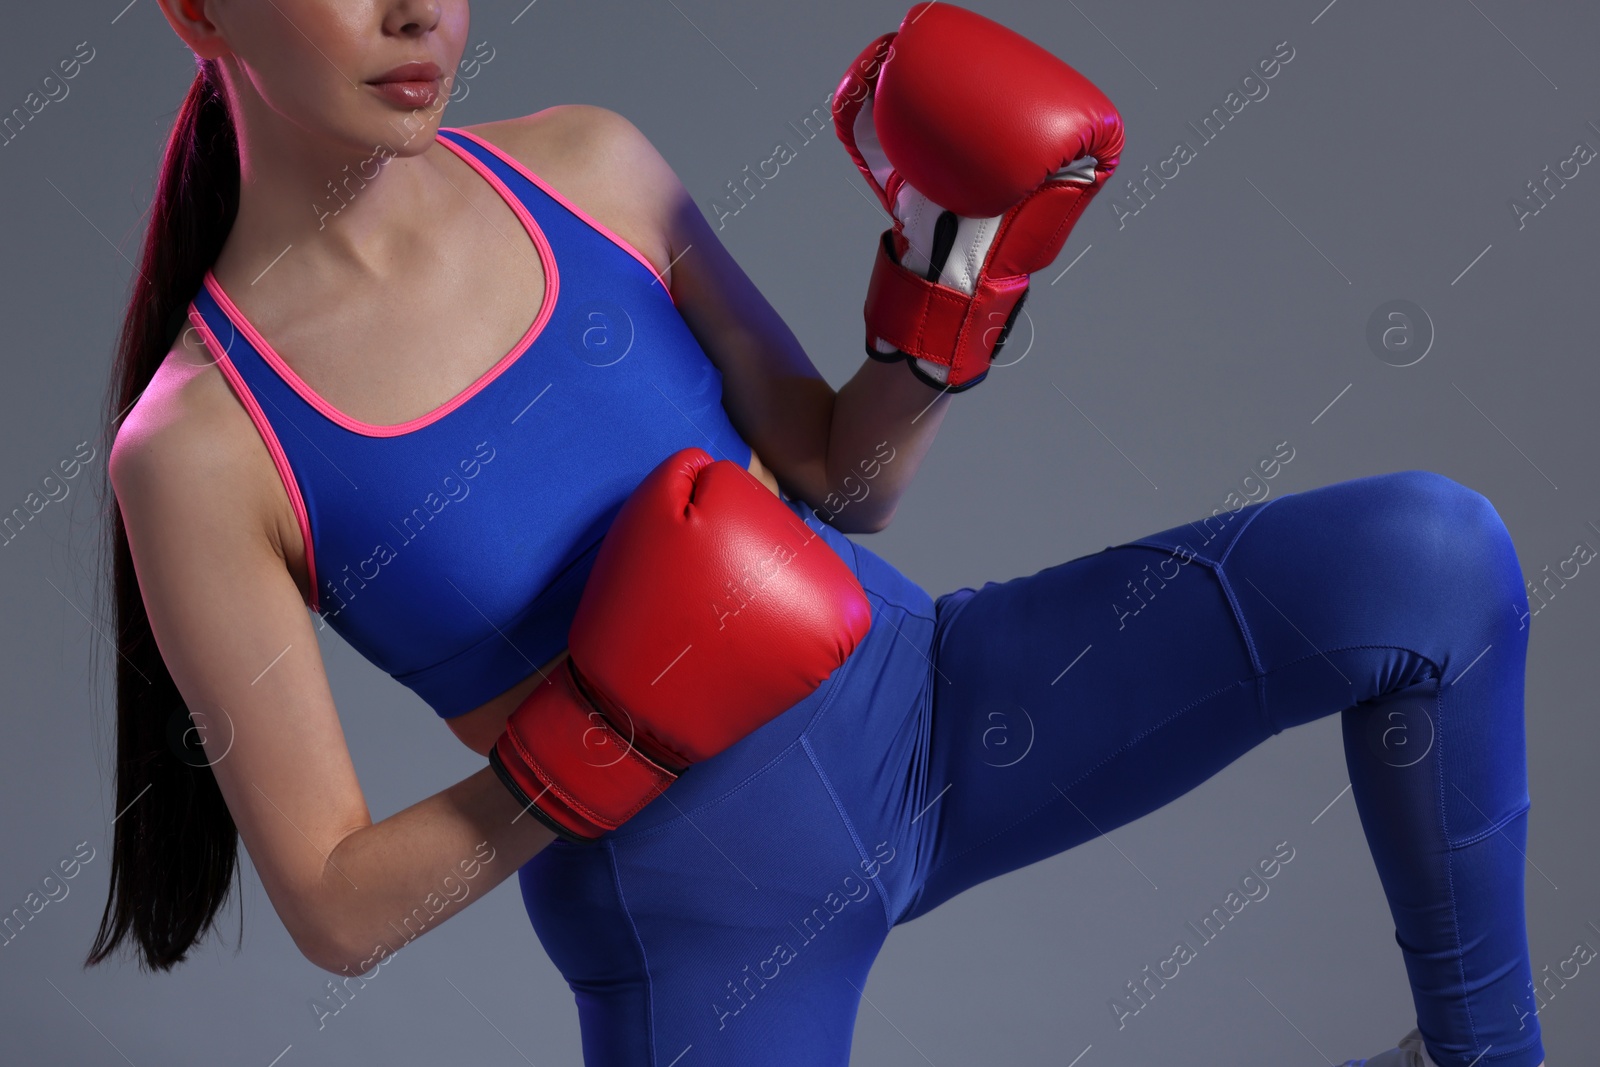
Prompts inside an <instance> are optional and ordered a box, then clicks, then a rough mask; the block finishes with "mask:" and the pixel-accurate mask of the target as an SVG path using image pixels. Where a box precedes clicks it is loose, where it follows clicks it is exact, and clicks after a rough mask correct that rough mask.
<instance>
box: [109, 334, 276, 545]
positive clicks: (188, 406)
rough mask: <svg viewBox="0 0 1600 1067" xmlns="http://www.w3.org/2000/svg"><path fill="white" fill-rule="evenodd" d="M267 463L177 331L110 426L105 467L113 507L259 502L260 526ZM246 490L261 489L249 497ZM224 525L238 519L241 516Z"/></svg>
mask: <svg viewBox="0 0 1600 1067" xmlns="http://www.w3.org/2000/svg"><path fill="white" fill-rule="evenodd" d="M263 463H265V464H266V467H265V471H266V472H271V470H272V466H271V458H270V456H269V455H268V453H267V451H266V448H265V446H264V444H263V442H262V441H261V439H260V437H259V436H258V435H257V433H256V430H255V426H254V424H253V423H252V422H251V421H250V416H249V414H248V413H247V412H246V411H245V409H244V406H243V404H241V403H240V401H239V399H238V397H237V396H236V395H235V394H234V392H233V389H232V387H231V386H230V385H229V384H228V382H227V379H225V378H224V377H223V375H222V373H221V371H220V370H219V369H218V367H217V365H216V360H215V359H214V358H213V357H212V355H211V354H210V352H209V351H207V349H206V348H205V345H204V343H203V342H202V341H201V340H200V338H199V337H198V336H197V334H196V331H194V330H192V329H185V330H183V331H182V332H180V333H179V335H178V337H177V338H176V339H175V340H174V341H173V343H172V347H171V348H170V349H169V350H168V352H167V354H166V356H165V357H164V358H163V359H162V361H161V364H160V366H159V367H157V368H156V372H155V374H154V376H152V378H151V379H150V383H149V384H148V385H146V386H145V388H144V390H143V391H142V392H141V393H140V394H139V396H138V397H137V399H135V400H134V402H133V403H132V404H131V405H130V406H129V407H128V410H127V411H126V412H125V413H124V414H123V415H122V417H121V418H120V419H119V420H118V422H117V425H116V426H115V427H114V430H113V437H112V442H111V450H110V454H109V457H108V459H107V465H108V468H109V471H110V474H111V479H112V484H113V487H114V488H115V490H116V492H117V495H118V499H119V501H123V502H124V503H125V502H126V500H125V498H126V497H127V496H128V495H130V494H135V493H137V494H139V495H141V496H150V497H156V498H159V499H160V500H162V501H163V502H164V504H163V506H165V503H166V502H170V501H172V500H174V499H178V498H187V499H191V500H195V501H203V500H207V499H209V500H222V499H226V500H229V501H231V502H232V503H233V505H235V506H236V505H237V504H238V503H239V502H240V500H241V493H244V494H245V495H244V497H243V499H248V500H250V501H259V502H260V505H261V507H260V508H259V510H257V509H256V508H254V507H253V506H252V507H251V508H250V510H252V511H256V514H257V516H258V517H260V518H261V519H263V520H266V521H268V522H271V521H272V520H271V519H270V518H269V516H270V514H271V510H270V501H271V497H270V496H269V495H268V491H269V490H270V489H271V483H270V482H266V483H265V484H263V481H262V478H261V475H262V474H263V468H262V464H263ZM251 487H255V488H259V489H261V491H260V492H250V489H251ZM230 518H232V519H234V520H237V519H241V518H243V519H246V520H247V521H249V519H250V516H248V515H244V516H241V515H237V514H235V515H233V516H231V517H230Z"/></svg>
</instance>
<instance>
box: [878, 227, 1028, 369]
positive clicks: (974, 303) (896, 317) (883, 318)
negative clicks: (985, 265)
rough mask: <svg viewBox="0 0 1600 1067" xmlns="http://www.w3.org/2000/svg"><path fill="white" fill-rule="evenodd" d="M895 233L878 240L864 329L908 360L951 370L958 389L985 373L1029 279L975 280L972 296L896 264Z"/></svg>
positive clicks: (1025, 290)
mask: <svg viewBox="0 0 1600 1067" xmlns="http://www.w3.org/2000/svg"><path fill="white" fill-rule="evenodd" d="M893 233H894V231H893V230H885V231H884V232H883V235H882V236H881V237H880V238H879V241H878V257H877V259H876V261H875V262H874V263H873V266H872V279H871V281H869V282H868V283H867V300H866V305H865V307H864V312H865V316H866V322H867V331H868V333H869V334H870V335H872V336H873V337H878V338H882V339H883V340H885V341H887V342H889V343H890V344H892V345H894V346H895V347H896V348H898V349H900V351H902V352H904V353H905V354H906V355H907V356H910V357H912V358H914V359H926V360H928V361H929V362H932V363H939V364H943V365H944V366H946V367H949V368H950V376H949V384H950V385H951V386H952V387H957V386H961V385H964V384H966V383H967V382H968V381H971V380H972V379H974V378H977V377H979V376H981V375H983V374H985V373H987V371H988V369H989V360H990V358H991V357H992V356H993V355H994V351H995V348H996V347H997V345H998V343H999V342H1000V341H1001V340H1002V339H1003V338H1004V335H1005V334H1004V331H1005V328H1006V324H1007V323H1008V322H1009V321H1010V319H1011V312H1012V310H1013V309H1014V308H1015V307H1016V305H1017V302H1018V301H1019V300H1021V299H1022V295H1023V293H1025V292H1027V289H1028V276H1027V275H1026V274H1021V275H1017V276H1015V277H1011V278H989V277H986V276H984V275H983V274H979V276H978V287H977V290H976V291H975V292H974V293H973V294H972V295H971V296H968V295H967V294H965V293H963V292H961V291H960V290H958V289H952V288H951V287H950V286H948V285H940V284H938V283H937V282H931V281H929V280H928V279H926V278H924V277H922V276H921V275H919V274H917V273H916V272H914V271H912V270H910V269H908V268H906V267H904V266H902V265H901V264H900V263H898V262H897V261H896V260H895V257H894V250H893V245H892V243H891V242H892V238H893Z"/></svg>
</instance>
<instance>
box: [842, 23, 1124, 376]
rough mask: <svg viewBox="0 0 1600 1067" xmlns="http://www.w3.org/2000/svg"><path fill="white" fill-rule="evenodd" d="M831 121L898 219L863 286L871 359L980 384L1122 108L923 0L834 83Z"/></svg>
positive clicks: (1086, 197) (1017, 45)
mask: <svg viewBox="0 0 1600 1067" xmlns="http://www.w3.org/2000/svg"><path fill="white" fill-rule="evenodd" d="M833 120H834V130H835V132H837V133H838V135H839V139H840V140H841V141H843V142H844V144H845V147H846V148H847V149H849V151H850V155H851V157H852V158H853V159H854V160H855V161H856V166H857V167H858V168H860V170H861V173H862V175H863V176H865V177H866V179H867V182H868V184H870V185H871V186H872V188H873V190H874V191H875V192H876V193H877V194H878V199H879V200H880V201H882V203H883V206H884V208H885V209H887V210H888V211H889V213H890V214H891V215H892V216H894V226H893V227H892V228H891V229H889V230H886V231H884V233H883V235H882V237H881V238H880V240H879V242H878V256H877V260H876V262H875V263H874V264H873V268H872V280H871V282H870V283H869V285H868V287H867V300H866V307H865V315H866V323H867V355H869V356H871V357H873V358H874V359H878V360H881V361H885V362H894V361H896V360H900V359H905V360H907V361H908V364H909V366H910V367H911V369H912V371H913V373H915V374H916V375H917V377H918V378H920V379H922V380H923V381H924V382H927V383H928V384H929V385H931V386H934V387H935V388H939V389H948V390H949V391H950V392H959V391H961V390H962V389H965V388H970V387H971V386H973V385H976V384H977V383H978V382H979V381H981V380H982V379H983V377H984V376H985V375H986V374H988V372H989V363H990V360H991V359H992V358H993V356H994V354H995V353H996V352H997V351H998V350H999V348H1000V346H1001V345H1002V344H1004V343H1005V339H1006V336H1007V335H1008V334H1009V333H1010V331H1011V326H1012V323H1013V322H1015V321H1016V317H1017V313H1018V312H1019V311H1020V310H1021V308H1022V301H1023V298H1024V297H1025V296H1026V295H1027V291H1028V281H1029V278H1028V276H1029V275H1030V274H1031V273H1033V272H1034V271H1036V270H1039V269H1041V268H1043V267H1046V266H1048V265H1049V264H1050V262H1051V261H1052V260H1054V259H1055V258H1056V256H1057V255H1059V254H1060V252H1061V246H1062V245H1063V244H1064V243H1065V242H1066V239H1067V234H1068V233H1070V232H1071V231H1072V225H1073V223H1075V222H1077V220H1078V216H1079V215H1081V214H1082V213H1083V210H1084V208H1085V207H1087V206H1088V204H1089V201H1090V199H1091V198H1093V196H1094V194H1095V193H1097V192H1099V190H1100V187H1101V186H1102V185H1104V184H1105V182H1106V179H1107V178H1109V177H1110V176H1111V172H1112V171H1113V170H1114V169H1115V168H1116V165H1117V159H1118V157H1119V156H1120V155H1121V152H1122V140H1123V137H1122V117H1121V116H1120V115H1118V114H1117V109H1116V108H1115V107H1114V106H1112V103H1111V101H1110V100H1108V99H1106V97H1105V94H1103V93H1102V92H1100V90H1099V89H1096V88H1095V87H1094V85H1092V84H1091V83H1090V82H1089V80H1088V79H1087V78H1085V77H1084V76H1083V75H1081V74H1079V73H1078V72H1077V71H1075V70H1073V69H1072V68H1071V67H1069V66H1067V65H1066V64H1065V63H1063V62H1062V61H1061V60H1059V59H1057V58H1056V57H1055V56H1053V55H1051V54H1050V53H1049V52H1047V51H1045V50H1044V49H1043V48H1040V47H1039V46H1038V45H1036V44H1034V43H1033V42H1032V41H1030V40H1028V39H1027V38H1026V37H1023V36H1021V35H1020V34H1018V33H1015V32H1013V31H1012V30H1009V29H1007V28H1006V27H1004V26H1002V25H1000V24H999V23H997V22H994V21H992V20H990V19H987V18H984V17H983V16H982V15H979V14H976V13H974V12H971V11H967V10H966V9H964V8H960V7H956V6H955V5H953V4H948V3H938V4H934V3H920V4H916V5H915V6H913V7H912V8H911V10H910V11H909V12H907V13H906V17H905V20H904V21H903V22H901V24H900V29H899V31H898V32H896V33H887V34H884V35H883V36H882V37H880V38H878V39H877V40H876V41H873V42H872V43H871V44H870V45H868V46H867V47H866V49H865V50H864V51H863V52H862V53H861V55H860V56H859V57H858V58H857V59H856V62H855V64H854V65H853V66H852V67H851V68H850V70H849V72H848V73H846V74H845V76H844V79H843V80H842V81H841V82H840V83H839V89H838V91H837V92H836V93H835V94H834V98H833Z"/></svg>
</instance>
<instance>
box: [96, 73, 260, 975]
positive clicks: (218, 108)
mask: <svg viewBox="0 0 1600 1067" xmlns="http://www.w3.org/2000/svg"><path fill="white" fill-rule="evenodd" d="M198 62H199V67H200V69H199V71H198V73H197V74H196V76H195V80H194V84H193V85H192V86H190V88H189V93H188V95H187V96H186V97H185V98H184V101H183V105H182V107H181V108H180V109H179V111H178V116H177V120H176V121H175V122H174V123H173V126H172V133H171V135H170V136H169V137H168V139H167V144H166V150H165V152H164V154H163V156H162V160H161V172H160V174H159V176H158V177H157V180H156V186H157V187H156V191H155V198H154V199H153V200H152V202H151V205H150V215H149V226H148V228H147V230H146V232H145V238H144V254H143V255H142V256H141V257H140V262H139V270H138V273H137V274H136V275H135V276H134V278H133V281H132V294H131V296H130V298H129V300H128V307H127V311H126V313H125V314H124V316H123V320H122V331H121V334H120V335H119V338H118V341H117V351H116V356H115V361H114V363H113V365H112V372H111V384H110V389H109V390H108V395H107V411H106V414H107V417H108V422H107V429H106V436H105V440H106V441H107V442H108V444H109V442H110V440H111V439H112V437H113V436H114V435H115V433H116V429H117V423H118V420H120V419H121V418H122V416H123V415H124V414H125V413H126V412H127V410H128V408H129V407H131V406H132V404H133V402H134V401H135V400H136V399H138V397H139V394H140V393H141V392H143V391H144V389H145V387H146V386H148V385H149V384H150V380H151V379H152V378H153V377H154V376H155V373H156V369H157V368H158V367H160V366H161V363H162V360H163V359H164V358H165V356H166V354H167V353H168V352H169V351H170V350H171V348H172V346H173V342H174V341H175V340H176V339H177V337H178V332H179V331H180V330H181V329H183V328H184V326H185V324H186V319H185V313H186V311H187V309H188V306H189V302H190V301H191V300H192V299H193V298H194V295H195V293H197V292H198V291H199V289H200V286H201V283H202V281H203V280H204V277H205V272H206V271H207V270H208V269H209V268H210V267H211V266H212V264H214V263H215V262H216V260H217V256H218V255H219V254H220V252H221V251H222V243H223V241H224V239H225V238H226V237H227V235H228V231H229V230H230V229H231V228H232V227H233V222H234V218H235V216H236V215H237V214H238V211H239V147H238V139H237V136H236V133H235V130H234V126H233V120H232V117H231V116H230V115H229V112H228V105H227V100H226V97H225V95H224V93H223V86H222V81H221V77H220V73H221V72H220V71H219V70H218V67H217V62H216V60H199V61H198ZM101 469H102V471H104V470H106V469H107V465H104V464H102V466H101ZM104 499H105V500H107V501H108V502H109V507H108V508H107V524H108V528H109V529H108V532H109V534H110V537H109V538H108V539H107V541H108V542H109V546H110V557H111V558H110V561H109V570H110V573H111V589H110V596H111V603H110V605H109V607H110V609H111V612H112V614H113V619H114V631H113V632H114V634H115V638H114V641H115V645H116V652H117V657H116V661H115V669H116V705H117V755H116V798H117V799H116V811H117V815H116V821H115V823H114V825H113V827H112V845H111V885H110V890H109V898H108V899H107V901H106V907H105V911H104V913H103V914H102V915H101V917H100V930H99V933H98V934H97V935H96V937H95V941H94V944H93V946H92V947H91V948H90V950H89V956H88V958H87V959H86V960H85V961H84V966H86V967H88V966H92V965H94V964H97V963H100V962H102V961H103V960H105V959H106V958H108V957H109V956H110V955H111V954H112V953H113V952H114V951H115V950H116V949H117V948H118V947H119V946H120V945H122V944H123V942H124V941H126V940H127V939H128V937H129V935H130V934H131V935H132V938H133V940H134V941H135V942H136V943H137V954H138V958H139V961H140V963H141V965H142V966H143V967H144V968H145V969H147V970H151V971H155V970H161V971H167V970H171V969H172V967H173V966H175V965H176V964H179V963H181V962H183V960H184V959H185V958H186V957H187V956H188V953H189V951H190V950H191V949H192V948H193V947H194V945H195V944H196V942H198V941H199V940H200V939H201V938H202V937H204V936H205V934H206V933H207V932H208V931H209V930H211V929H213V928H214V926H215V924H216V919H217V913H218V912H219V911H220V910H221V909H222V906H223V905H224V904H225V903H226V902H227V898H228V892H229V883H230V882H231V881H233V880H234V879H235V878H236V876H237V875H238V873H239V866H238V846H239V832H238V829H237V828H236V827H235V826H234V823H233V818H232V816H231V815H230V814H229V812H228V808H227V804H226V803H225V802H224V801H223V798H222V793H221V791H220V790H219V789H218V788H217V780H216V777H215V776H214V775H213V774H212V771H211V768H210V766H209V765H208V764H207V763H206V762H205V759H204V756H203V750H202V749H200V748H199V747H198V745H196V744H194V742H193V734H192V732H191V731H190V729H189V726H190V720H189V717H188V709H187V708H186V707H185V705H184V702H183V697H182V696H181V695H180V694H179V692H178V688H177V686H176V685H175V684H174V683H173V680H172V675H171V674H170V673H168V671H167V668H166V665H165V664H164V663H163V662H162V659H161V653H160V651H159V650H158V649H157V648H156V643H155V639H154V638H153V636H152V635H151V631H150V620H149V618H148V617H147V616H146V614H145V609H144V600H143V598H142V597H141V596H140V593H139V584H138V581H137V580H136V578H135V575H134V570H133V557H132V555H131V554H130V553H129V551H128V535H127V531H126V530H125V529H124V527H123V524H122V512H121V509H120V508H118V506H117V504H116V498H115V495H114V494H113V493H112V492H111V491H110V485H109V480H108V481H107V483H106V485H105V496H104ZM239 924H240V937H241V939H242V938H243V933H244V916H243V913H241V914H240V918H239Z"/></svg>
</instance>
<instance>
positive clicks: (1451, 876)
mask: <svg viewBox="0 0 1600 1067" xmlns="http://www.w3.org/2000/svg"><path fill="white" fill-rule="evenodd" d="M1434 667H1435V670H1439V668H1438V665H1437V664H1435V665H1434ZM1443 703H1444V672H1443V671H1442V670H1439V673H1438V676H1437V677H1435V678H1434V682H1433V713H1434V715H1435V717H1436V718H1438V719H1439V720H1440V721H1443V719H1444V712H1443V711H1442V710H1441V709H1440V705H1441V704H1443ZM1435 733H1436V734H1437V735H1438V736H1437V738H1436V741H1437V744H1438V746H1439V758H1438V760H1437V761H1436V762H1435V763H1434V767H1435V769H1436V774H1437V777H1438V779H1439V823H1440V829H1442V830H1443V831H1444V840H1445V851H1444V877H1445V884H1446V885H1447V886H1449V887H1450V928H1451V930H1453V931H1454V932H1455V935H1456V944H1455V951H1456V975H1457V978H1458V979H1459V981H1460V982H1461V988H1462V989H1466V988H1467V966H1466V961H1465V960H1464V959H1463V958H1462V952H1461V950H1462V946H1463V942H1462V939H1461V907H1460V905H1459V903H1458V901H1457V900H1456V851H1455V849H1454V848H1452V847H1450V815H1449V811H1448V809H1447V808H1446V807H1445V794H1444V778H1445V775H1444V767H1445V751H1444V750H1445V745H1446V743H1447V742H1446V739H1445V737H1444V731H1443V730H1437V731H1435ZM1531 966H1532V965H1531V963H1530V967H1531ZM1461 1006H1462V1009H1463V1011H1464V1012H1465V1014H1466V1016H1467V1033H1469V1034H1471V1035H1472V1047H1473V1048H1477V1047H1478V1045H1479V1042H1478V1020H1477V1019H1475V1018H1473V1015H1472V998H1471V997H1464V998H1462V1005H1461Z"/></svg>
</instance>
